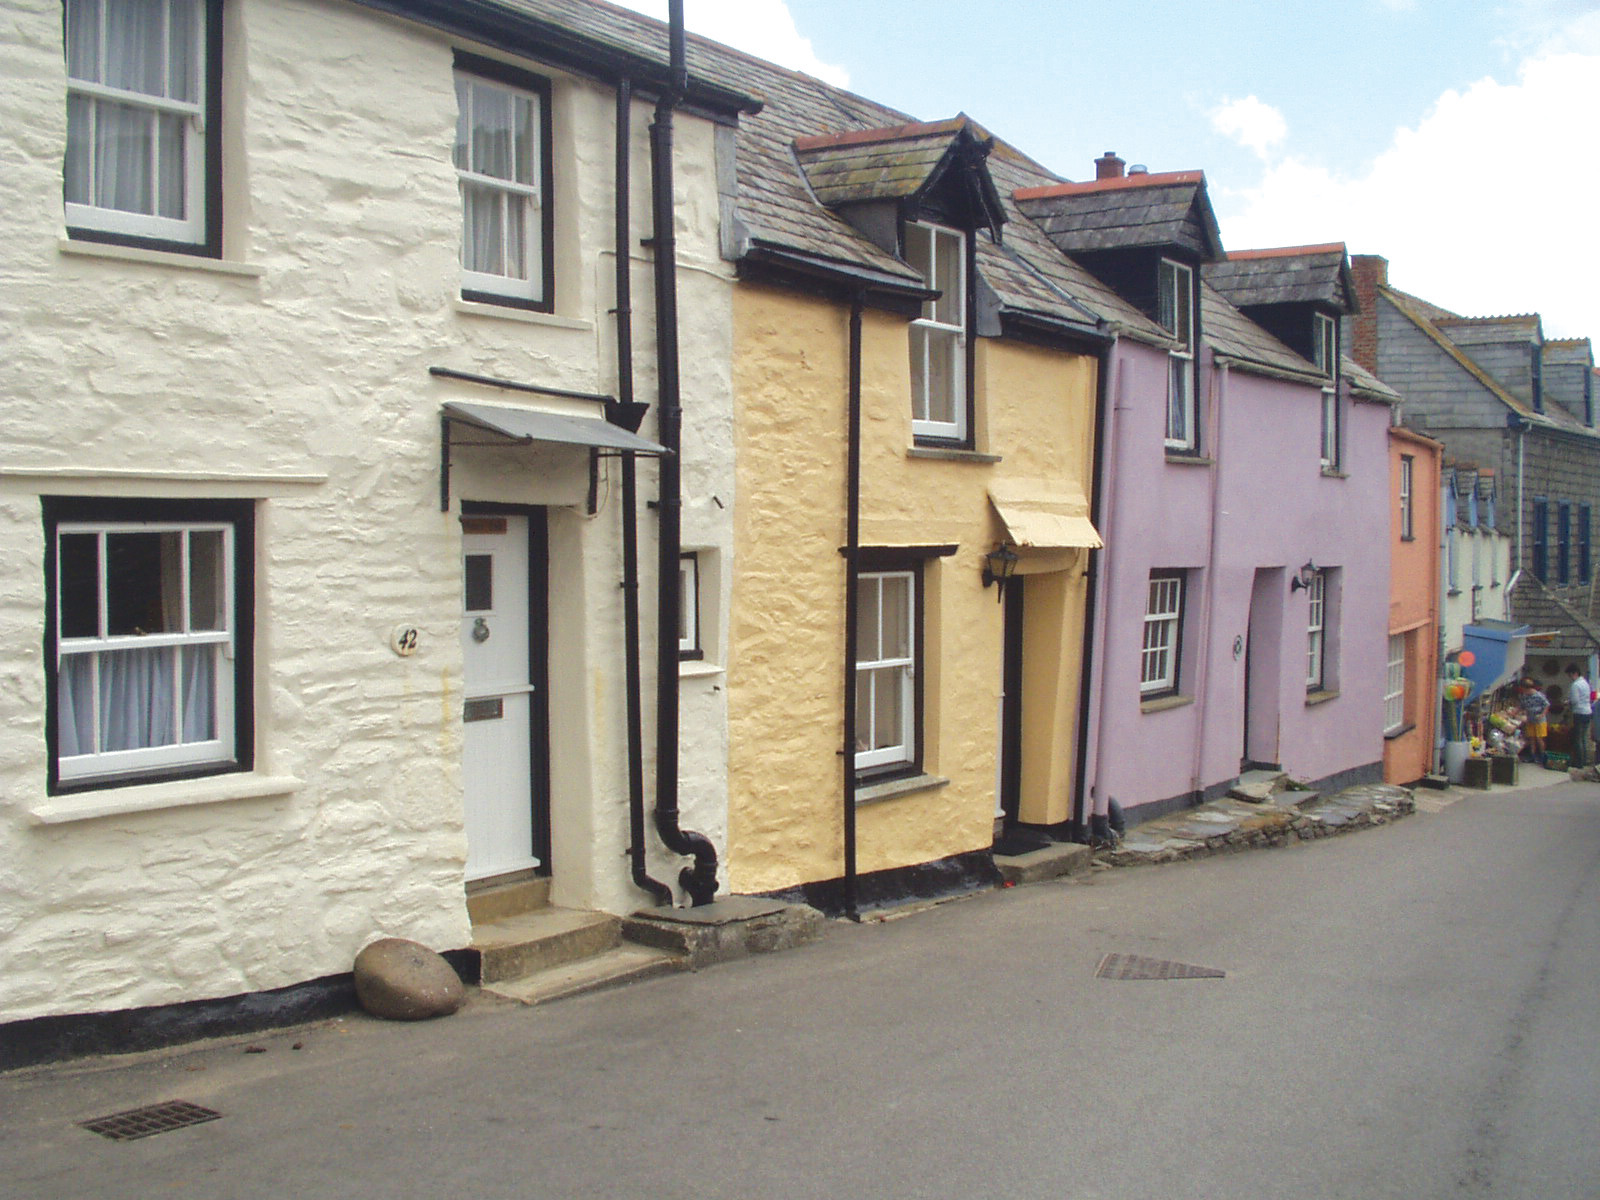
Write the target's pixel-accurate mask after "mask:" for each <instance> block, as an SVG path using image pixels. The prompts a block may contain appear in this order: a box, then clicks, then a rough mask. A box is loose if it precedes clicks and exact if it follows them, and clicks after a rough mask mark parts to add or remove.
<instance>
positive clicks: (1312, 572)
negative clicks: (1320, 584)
mask: <svg viewBox="0 0 1600 1200" xmlns="http://www.w3.org/2000/svg"><path fill="white" fill-rule="evenodd" d="M1316 578H1317V564H1316V563H1314V562H1312V561H1311V560H1309V559H1307V560H1306V565H1305V566H1303V567H1301V568H1300V574H1298V575H1296V576H1295V577H1294V578H1293V579H1291V580H1290V581H1289V591H1290V593H1291V594H1292V593H1294V592H1298V591H1300V590H1301V589H1303V588H1309V587H1310V586H1311V585H1312V584H1313V583H1315V582H1316Z"/></svg>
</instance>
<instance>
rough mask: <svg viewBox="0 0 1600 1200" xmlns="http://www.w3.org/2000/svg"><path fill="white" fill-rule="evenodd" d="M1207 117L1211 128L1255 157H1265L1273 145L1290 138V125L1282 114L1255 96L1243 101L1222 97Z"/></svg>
mask: <svg viewBox="0 0 1600 1200" xmlns="http://www.w3.org/2000/svg"><path fill="white" fill-rule="evenodd" d="M1210 115H1211V128H1213V129H1215V130H1216V131H1217V132H1218V133H1220V134H1222V136H1223V137H1227V138H1232V139H1233V140H1234V141H1236V142H1238V143H1239V145H1241V146H1243V147H1245V148H1246V149H1247V150H1253V151H1254V152H1255V154H1256V156H1257V157H1258V158H1266V157H1267V156H1268V154H1269V153H1270V152H1271V150H1272V148H1273V147H1274V146H1276V145H1277V144H1278V143H1279V142H1281V141H1283V139H1284V138H1286V137H1287V136H1289V123H1288V122H1287V121H1285V120H1284V119H1283V114H1282V113H1281V112H1279V111H1278V110H1277V109H1275V108H1273V107H1272V105H1270V104H1267V103H1264V102H1263V101H1261V100H1259V99H1257V98H1256V97H1255V96H1246V97H1245V98H1244V99H1243V100H1230V99H1226V98H1225V99H1224V100H1223V101H1222V103H1221V104H1220V105H1218V106H1217V107H1216V108H1213V109H1212V110H1211V114H1210Z"/></svg>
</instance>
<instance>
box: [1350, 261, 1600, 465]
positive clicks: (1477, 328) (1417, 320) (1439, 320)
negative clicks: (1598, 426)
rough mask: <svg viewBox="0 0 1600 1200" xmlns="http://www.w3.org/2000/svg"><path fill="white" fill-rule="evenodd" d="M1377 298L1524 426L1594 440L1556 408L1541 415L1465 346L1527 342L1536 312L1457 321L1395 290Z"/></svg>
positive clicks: (1381, 291) (1536, 329)
mask: <svg viewBox="0 0 1600 1200" xmlns="http://www.w3.org/2000/svg"><path fill="white" fill-rule="evenodd" d="M1378 294H1379V295H1380V296H1382V297H1383V298H1384V299H1386V300H1388V301H1389V302H1390V303H1391V304H1393V305H1394V307H1395V310H1396V311H1397V312H1399V313H1400V314H1401V315H1402V316H1404V317H1405V318H1406V319H1407V320H1409V321H1410V322H1411V323H1412V324H1413V325H1415V326H1416V327H1417V328H1418V329H1419V330H1421V331H1422V333H1423V334H1424V335H1426V336H1427V337H1428V339H1429V340H1430V341H1432V342H1433V343H1434V344H1435V345H1436V346H1438V347H1439V349H1440V350H1442V351H1443V352H1444V353H1445V355H1446V356H1447V357H1448V358H1450V359H1451V360H1452V361H1454V362H1455V363H1456V365H1457V366H1459V367H1460V368H1461V369H1462V370H1463V371H1466V372H1467V373H1468V374H1469V375H1471V376H1472V377H1473V378H1474V379H1476V380H1477V381H1478V382H1479V383H1480V384H1482V385H1483V387H1484V388H1486V389H1487V390H1488V391H1489V393H1490V394H1491V395H1493V396H1494V397H1495V399H1497V400H1499V401H1500V403H1501V404H1503V405H1505V406H1506V407H1507V408H1509V409H1510V410H1511V411H1512V412H1514V413H1516V414H1517V416H1519V417H1520V418H1522V420H1523V421H1525V422H1527V423H1528V424H1529V425H1534V426H1538V427H1540V428H1543V429H1555V430H1561V431H1563V432H1566V433H1577V434H1582V435H1584V436H1587V437H1594V436H1596V431H1595V430H1593V429H1591V428H1589V427H1588V426H1587V425H1585V424H1584V423H1583V422H1582V421H1580V420H1578V419H1577V418H1576V417H1574V416H1573V415H1572V414H1571V413H1569V412H1568V411H1567V410H1566V409H1565V408H1563V407H1561V406H1560V405H1559V404H1557V405H1546V406H1545V411H1544V412H1535V411H1534V409H1533V406H1532V405H1531V404H1529V403H1528V402H1527V401H1525V400H1523V399H1521V398H1520V397H1518V396H1517V395H1515V394H1514V393H1513V392H1511V391H1510V390H1509V389H1508V388H1506V387H1504V386H1502V385H1501V384H1500V382H1499V381H1498V380H1497V379H1495V377H1494V376H1493V375H1491V374H1490V373H1489V372H1488V371H1486V370H1484V369H1483V368H1482V367H1481V366H1479V365H1478V363H1477V362H1476V361H1475V360H1474V359H1473V357H1472V355H1471V353H1470V352H1469V349H1468V347H1471V346H1473V345H1493V344H1498V343H1504V342H1505V341H1507V340H1521V339H1526V340H1528V341H1529V342H1530V343H1531V342H1532V341H1533V340H1534V339H1536V338H1537V336H1538V332H1539V317H1538V315H1537V314H1528V315H1520V316H1510V317H1458V316H1456V315H1455V314H1453V313H1450V314H1449V315H1447V316H1443V317H1435V316H1432V315H1430V314H1431V313H1443V312H1447V310H1445V309H1441V308H1439V307H1438V306H1437V305H1432V304H1428V303H1427V302H1426V301H1423V300H1419V299H1417V297H1415V296H1412V295H1410V294H1408V293H1406V292H1402V291H1400V290H1399V289H1398V288H1392V287H1387V286H1383V287H1379V288H1378ZM1474 339H1476V340H1474Z"/></svg>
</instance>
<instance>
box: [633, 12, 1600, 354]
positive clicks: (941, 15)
mask: <svg viewBox="0 0 1600 1200" xmlns="http://www.w3.org/2000/svg"><path fill="white" fill-rule="evenodd" d="M621 2H623V3H625V4H626V5H627V6H628V7H630V8H636V9H638V10H639V11H642V12H647V13H650V14H651V15H653V16H658V17H663V18H664V17H665V16H666V0H621ZM684 7H685V21H686V24H687V25H688V27H689V29H690V30H691V31H692V32H694V33H700V34H705V35H706V36H708V37H711V38H715V39H717V40H718V41H722V42H726V43H728V44H729V45H733V46H737V47H738V48H740V49H742V50H746V51H749V52H751V53H753V54H758V55H760V56H762V57H764V58H768V59H771V60H773V61H775V62H779V63H782V64H783V65H784V66H787V67H791V68H794V69H796V70H801V71H805V72H807V73H809V74H812V75H816V76H818V77H819V78H822V79H826V80H827V81H828V82H830V83H835V84H838V85H840V86H842V87H847V88H849V89H850V90H851V91H854V92H858V93H860V94H861V95H863V96H868V97H870V98H871V99H873V100H875V101H878V102H880V103H883V104H887V105H890V106H891V107H894V108H897V109H900V110H902V111H904V112H906V113H908V114H909V115H911V116H913V117H915V118H917V119H919V120H935V119H938V118H940V117H948V116H953V115H954V114H955V113H957V112H965V113H967V114H968V115H970V116H971V117H973V118H974V119H976V120H977V121H979V122H980V123H981V124H983V125H984V126H985V127H987V128H988V129H989V130H990V132H992V133H994V134H996V135H998V136H999V137H1001V138H1003V139H1005V140H1006V141H1008V142H1010V143H1011V144H1013V145H1014V146H1016V147H1017V148H1018V149H1020V150H1022V151H1023V152H1024V153H1026V154H1028V155H1029V156H1030V157H1032V158H1034V159H1036V160H1038V161H1039V162H1041V163H1042V164H1044V165H1045V166H1046V167H1048V168H1050V169H1051V170H1053V171H1055V172H1056V173H1057V174H1060V175H1062V176H1064V177H1066V178H1069V179H1088V178H1093V176H1094V166H1093V160H1094V159H1095V158H1096V157H1097V156H1098V155H1100V154H1101V153H1103V152H1105V151H1107V150H1113V151H1116V152H1117V153H1118V154H1119V155H1120V156H1121V157H1122V158H1124V159H1125V160H1127V162H1129V163H1130V164H1133V163H1140V164H1143V165H1145V166H1146V167H1148V168H1149V169H1150V170H1151V171H1153V172H1159V171H1179V170H1194V169H1201V170H1204V171H1205V173H1206V180H1207V184H1208V187H1209V191H1210V196H1211V203H1212V206H1213V207H1214V208H1215V209H1216V212H1217V218H1218V221H1219V223H1220V225H1221V227H1222V240H1223V245H1224V246H1226V247H1227V248H1229V249H1231V250H1247V249H1253V248H1258V247H1266V246H1291V245H1315V244H1320V243H1323V242H1344V243H1345V244H1346V245H1347V246H1348V247H1349V249H1350V252H1351V253H1352V254H1381V255H1382V256H1383V257H1385V258H1387V259H1388V260H1389V282H1390V283H1391V284H1393V285H1394V286H1395V287H1398V288H1401V289H1403V290H1405V291H1408V292H1412V293H1413V294H1416V295H1419V296H1421V297H1423V298H1424V299H1426V300H1429V301H1431V302H1432V303H1435V304H1438V305H1440V306H1442V307H1444V308H1448V309H1451V310H1453V311H1455V312H1458V313H1460V314H1462V315H1464V316H1492V315H1498V314H1504V313H1525V312H1537V313H1539V314H1540V315H1541V316H1542V317H1543V318H1544V333H1545V336H1546V337H1547V338H1563V337H1592V338H1594V339H1595V340H1596V342H1597V343H1600V241H1597V238H1596V230H1597V227H1600V220H1597V218H1600V0H1476V2H1474V0H1340V2H1339V3H1336V4H1316V5H1312V4H1309V3H1305V0H1210V2H1209V3H1205V4H1197V3H1195V2H1194V0H1125V3H1122V4H1120V5H1106V4H1098V3H1091V2H1090V0H1011V2H1009V3H996V4H992V5H978V4H973V3H970V0H969V2H966V3H956V2H955V0H684Z"/></svg>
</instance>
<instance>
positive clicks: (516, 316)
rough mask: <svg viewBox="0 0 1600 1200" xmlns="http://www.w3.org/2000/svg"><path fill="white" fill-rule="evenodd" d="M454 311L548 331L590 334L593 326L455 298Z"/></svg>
mask: <svg viewBox="0 0 1600 1200" xmlns="http://www.w3.org/2000/svg"><path fill="white" fill-rule="evenodd" d="M454 304H455V310H456V311H457V312H458V313H460V314H462V315H463V316H467V317H492V318H495V319H498V320H501V321H521V322H522V323H523V324H525V325H543V326H545V327H546V328H549V329H573V330H577V331H578V332H580V333H590V332H593V330H594V324H593V322H590V321H575V320H573V319H572V318H571V317H558V316H556V315H555V314H554V313H542V312H535V311H534V310H533V309H531V308H515V307H513V306H512V305H509V304H486V303H484V302H483V301H481V300H463V299H461V298H460V297H459V296H458V297H456V299H455V301H454Z"/></svg>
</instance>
